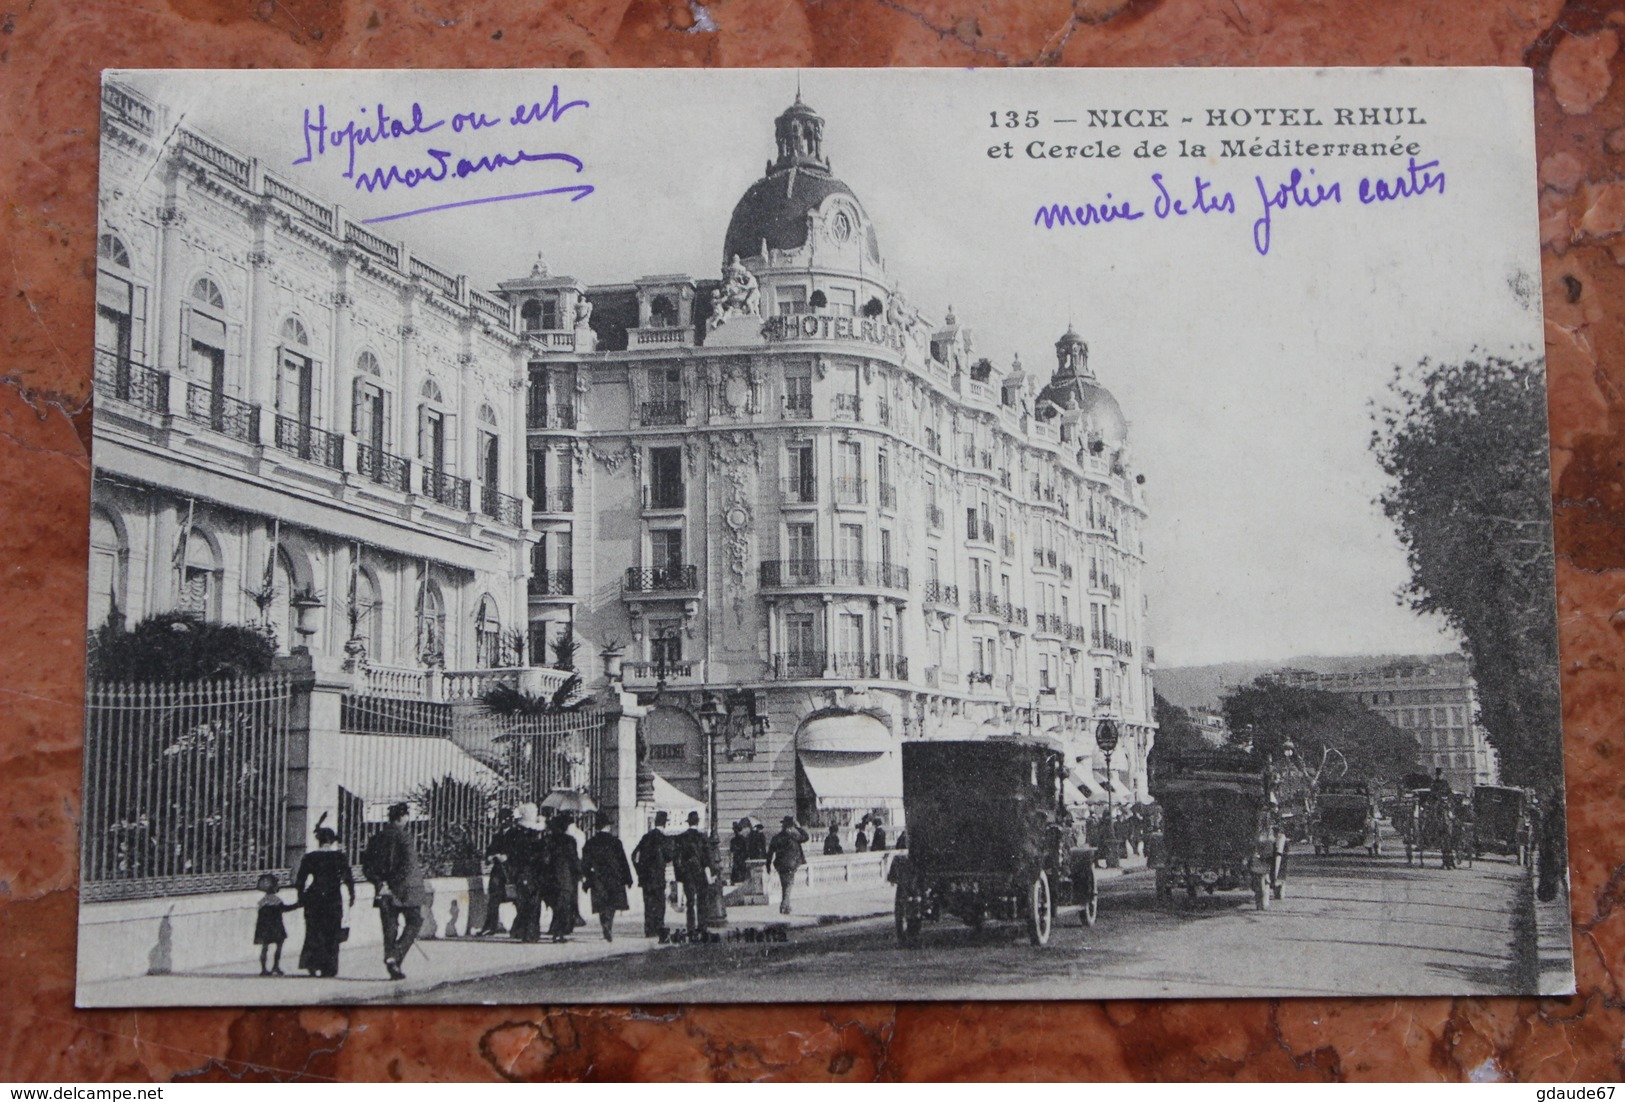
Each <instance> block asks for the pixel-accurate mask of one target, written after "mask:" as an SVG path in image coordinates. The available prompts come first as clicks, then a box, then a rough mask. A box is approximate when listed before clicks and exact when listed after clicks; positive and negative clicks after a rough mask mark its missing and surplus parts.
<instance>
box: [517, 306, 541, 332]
mask: <svg viewBox="0 0 1625 1102" xmlns="http://www.w3.org/2000/svg"><path fill="white" fill-rule="evenodd" d="M519 327H520V328H521V329H524V330H526V331H531V330H536V329H540V328H541V327H542V304H541V303H540V302H538V301H537V300H536V299H526V300H525V304H524V305H523V306H521V307H520V308H519Z"/></svg>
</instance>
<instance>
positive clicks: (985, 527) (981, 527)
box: [965, 515, 995, 547]
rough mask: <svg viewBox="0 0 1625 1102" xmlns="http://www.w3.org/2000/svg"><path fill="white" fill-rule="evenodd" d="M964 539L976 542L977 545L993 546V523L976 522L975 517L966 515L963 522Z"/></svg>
mask: <svg viewBox="0 0 1625 1102" xmlns="http://www.w3.org/2000/svg"><path fill="white" fill-rule="evenodd" d="M965 538H966V539H968V540H976V541H977V542H979V543H985V544H987V545H988V546H989V547H992V546H994V545H995V537H994V535H993V522H992V521H987V520H978V519H977V518H975V517H972V516H969V515H967V516H966V520H965Z"/></svg>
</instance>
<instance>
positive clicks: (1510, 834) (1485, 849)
mask: <svg viewBox="0 0 1625 1102" xmlns="http://www.w3.org/2000/svg"><path fill="white" fill-rule="evenodd" d="M1533 836H1534V829H1533V825H1532V823H1531V820H1530V815H1529V794H1528V793H1527V792H1525V791H1524V790H1523V789H1521V788H1508V787H1505V786H1502V785H1494V784H1480V785H1474V786H1473V842H1472V849H1473V852H1474V853H1475V854H1477V855H1478V856H1480V857H1482V856H1484V854H1486V853H1497V854H1501V855H1503V856H1507V857H1516V858H1517V859H1518V864H1520V865H1527V864H1528V863H1529V853H1530V848H1531V846H1530V843H1531V842H1532V840H1533Z"/></svg>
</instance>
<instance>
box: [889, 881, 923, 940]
mask: <svg viewBox="0 0 1625 1102" xmlns="http://www.w3.org/2000/svg"><path fill="white" fill-rule="evenodd" d="M893 918H894V921H895V922H896V924H897V944H898V946H899V947H901V948H904V949H918V948H919V947H920V905H919V903H918V901H916V900H915V899H914V897H913V896H912V895H911V894H910V893H909V890H908V888H907V887H905V886H904V885H902V884H899V885H897V902H896V904H895V905H894V907H893Z"/></svg>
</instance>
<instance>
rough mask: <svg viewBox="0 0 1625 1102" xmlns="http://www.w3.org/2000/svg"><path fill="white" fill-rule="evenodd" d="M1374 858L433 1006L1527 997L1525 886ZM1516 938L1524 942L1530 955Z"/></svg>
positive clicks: (618, 967)
mask: <svg viewBox="0 0 1625 1102" xmlns="http://www.w3.org/2000/svg"><path fill="white" fill-rule="evenodd" d="M1387 852H1388V854H1389V855H1387V856H1384V857H1380V858H1371V857H1367V856H1365V855H1364V853H1363V851H1348V852H1347V853H1338V854H1334V855H1333V856H1330V857H1323V858H1316V857H1313V856H1307V855H1302V856H1300V855H1297V854H1295V855H1294V857H1293V864H1292V868H1291V870H1290V875H1289V879H1288V884H1287V893H1286V898H1285V899H1283V900H1281V901H1279V902H1275V903H1273V904H1272V905H1271V906H1270V909H1269V910H1267V911H1264V912H1258V911H1255V910H1254V906H1253V902H1252V897H1251V895H1250V893H1246V892H1229V893H1219V894H1215V895H1212V896H1202V897H1200V898H1198V899H1197V901H1196V902H1195V903H1194V904H1186V903H1184V902H1183V901H1182V900H1181V901H1180V902H1179V903H1178V904H1177V905H1175V906H1173V907H1166V906H1164V905H1160V904H1159V903H1158V902H1157V901H1156V900H1155V898H1154V895H1153V891H1152V879H1151V876H1150V875H1148V874H1146V873H1143V872H1141V873H1138V874H1131V875H1127V876H1123V877H1120V878H1116V879H1113V880H1110V881H1108V882H1107V883H1106V884H1105V885H1104V887H1103V893H1102V900H1101V907H1100V921H1099V924H1098V925H1097V926H1096V927H1094V928H1093V929H1085V928H1083V927H1082V926H1081V925H1080V924H1079V923H1078V921H1077V918H1076V912H1075V910H1073V909H1072V908H1065V909H1063V911H1062V914H1061V920H1060V921H1059V922H1058V924H1057V926H1056V931H1055V936H1054V938H1053V939H1052V941H1051V943H1050V945H1049V946H1048V947H1047V948H1044V949H1037V948H1034V947H1032V946H1031V945H1029V944H1028V942H1027V939H1026V936H1025V933H1024V931H1023V930H1022V929H1021V928H1020V927H1019V926H1017V925H1014V924H1007V925H1004V926H991V925H990V926H988V927H986V928H984V929H983V930H980V931H973V930H971V929H969V928H967V927H965V926H963V925H961V924H959V923H958V922H957V921H955V920H951V919H950V920H945V921H943V922H939V923H934V924H933V923H927V925H926V927H925V938H924V946H923V948H921V949H918V950H913V951H905V950H902V949H899V948H898V947H897V944H896V941H895V938H894V934H893V931H892V924H891V918H890V916H889V915H887V916H881V917H874V918H867V919H860V920H857V921H850V922H844V923H840V924H833V925H828V926H822V927H813V928H800V929H793V930H791V931H790V932H789V935H790V940H789V941H788V943H786V944H780V945H757V944H748V943H742V942H736V941H724V942H723V943H721V944H717V945H704V946H664V947H659V948H655V949H652V950H650V951H648V952H644V953H637V954H631V955H617V956H614V957H611V958H607V959H601V960H595V961H590V962H585V961H584V962H580V963H561V964H557V965H553V966H551V967H547V968H541V969H536V970H533V971H529V972H523V973H513V974H509V975H503V976H493V977H487V978H484V979H481V980H478V981H476V982H469V983H446V984H442V985H440V986H438V987H435V988H432V989H430V990H427V991H422V992H418V993H415V994H414V999H415V1000H423V1001H432V1002H446V1003H457V1002H548V1003H570V1002H591V1001H594V1000H595V999H601V998H602V997H603V995H604V993H607V992H613V993H614V996H615V998H616V1000H617V1001H637V1002H686V1001H691V1000H715V1001H726V1000H736V1001H749V1000H778V1001H801V1000H811V1001H833V1000H843V1001H851V1000H863V999H900V1000H907V999H934V998H946V999H953V998H998V999H1003V998H1009V999H1025V998H1120V997H1135V996H1137V997H1147V996H1158V995H1171V994H1174V993H1179V994H1182V995H1187V996H1188V995H1190V994H1192V993H1195V992H1200V991H1210V992H1211V993H1212V994H1214V995H1221V994H1227V993H1235V994H1243V995H1246V994H1258V995H1264V994H1276V995H1357V994H1362V993H1378V992H1386V993H1388V994H1393V993H1394V992H1396V991H1402V992H1406V993H1411V994H1418V995H1421V994H1458V995H1459V994H1463V993H1468V992H1475V993H1476V992H1482V993H1486V994H1500V993H1510V992H1513V991H1515V990H1518V989H1519V988H1522V989H1524V990H1528V989H1529V988H1530V987H1531V986H1532V983H1533V971H1532V970H1533V968H1534V961H1533V956H1532V950H1533V944H1534V937H1533V928H1532V924H1531V920H1530V913H1531V912H1530V911H1529V909H1528V892H1529V889H1528V883H1529V882H1528V876H1527V872H1526V870H1524V869H1522V868H1520V867H1519V866H1518V865H1516V864H1515V863H1513V862H1511V861H1509V860H1505V859H1496V858H1489V859H1486V860H1483V861H1480V862H1478V863H1477V864H1476V866H1475V867H1473V868H1471V869H1459V870H1455V871H1444V870H1441V869H1439V868H1438V867H1437V861H1436V860H1434V861H1433V862H1431V863H1430V865H1429V867H1427V868H1425V869H1424V868H1414V867H1407V866H1406V864H1405V860H1404V857H1403V856H1394V855H1393V854H1395V853H1396V852H1402V851H1399V847H1398V846H1397V845H1389V847H1388V851H1387ZM1520 943H1521V945H1522V947H1523V948H1522V950H1521V951H1520Z"/></svg>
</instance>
